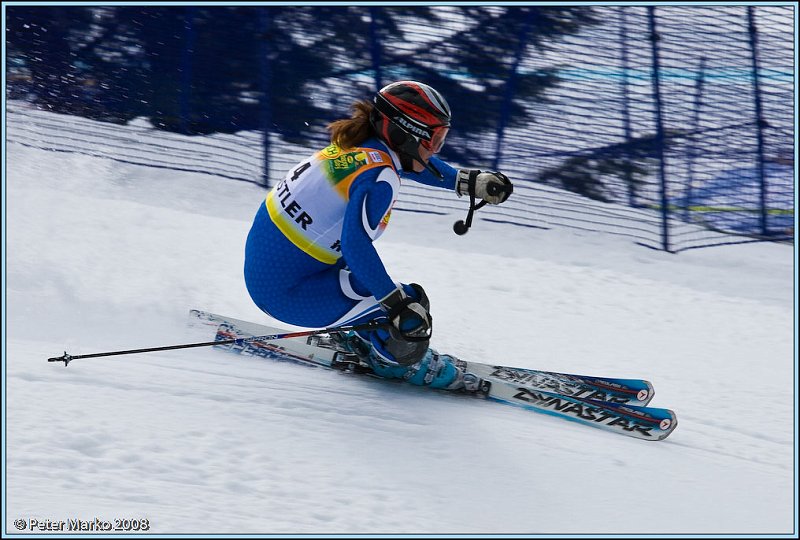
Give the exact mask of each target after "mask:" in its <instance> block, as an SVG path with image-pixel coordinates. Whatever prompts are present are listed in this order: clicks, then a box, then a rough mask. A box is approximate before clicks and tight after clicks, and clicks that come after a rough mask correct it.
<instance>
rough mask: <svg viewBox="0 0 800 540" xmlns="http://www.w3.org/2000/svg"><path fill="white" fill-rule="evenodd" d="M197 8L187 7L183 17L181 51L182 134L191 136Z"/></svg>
mask: <svg viewBox="0 0 800 540" xmlns="http://www.w3.org/2000/svg"><path fill="white" fill-rule="evenodd" d="M196 10H197V8H194V7H187V8H186V9H185V10H184V16H183V50H182V51H181V90H180V122H181V133H183V134H186V135H188V134H191V132H192V127H191V117H192V104H191V100H192V56H193V55H194V43H195V30H194V15H195V11H196Z"/></svg>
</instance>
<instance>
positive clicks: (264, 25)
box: [258, 7, 272, 187]
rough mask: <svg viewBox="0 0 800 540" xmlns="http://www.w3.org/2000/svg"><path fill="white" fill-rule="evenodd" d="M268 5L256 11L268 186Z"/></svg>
mask: <svg viewBox="0 0 800 540" xmlns="http://www.w3.org/2000/svg"><path fill="white" fill-rule="evenodd" d="M269 9H270V8H269V7H260V8H259V11H258V23H259V37H260V39H259V50H258V55H259V74H258V84H259V86H260V89H261V131H262V134H263V142H262V155H263V161H264V170H263V172H262V175H261V180H262V182H261V183H262V184H264V186H265V187H269V155H270V142H269V137H270V134H271V133H272V127H271V126H272V93H271V92H270V85H271V83H272V73H271V70H270V68H271V65H270V54H271V51H270V43H269V40H270V33H269V30H270V16H269V12H268V10H269Z"/></svg>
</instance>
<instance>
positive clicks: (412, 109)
mask: <svg viewBox="0 0 800 540" xmlns="http://www.w3.org/2000/svg"><path fill="white" fill-rule="evenodd" d="M374 103H375V108H374V109H373V112H372V117H371V121H372V126H373V127H374V128H375V131H377V133H378V136H379V137H380V138H381V139H383V141H384V142H386V143H387V144H388V145H389V146H390V147H391V148H392V149H393V150H395V151H396V152H398V153H399V154H401V157H402V154H405V155H407V156H408V157H411V158H413V159H415V160H417V161H419V162H420V163H423V164H424V165H426V166H427V167H428V168H430V169H431V170H432V171H433V172H435V173H436V174H437V175H439V176H441V174H440V173H439V171H437V170H436V169H435V168H432V167H430V166H428V164H426V163H425V161H424V160H423V159H422V158H421V157H420V154H419V147H420V146H423V147H425V148H426V149H427V150H430V151H431V152H432V153H434V154H435V153H437V152H439V151H440V150H441V149H442V146H443V145H444V140H445V138H446V137H447V133H448V131H449V130H450V106H449V105H448V104H447V101H445V99H444V97H442V95H441V94H440V93H439V92H437V91H436V90H434V89H433V88H431V87H430V86H428V85H427V84H424V83H421V82H417V81H398V82H394V83H391V84H388V85H386V86H384V87H383V88H381V90H380V91H379V92H378V93H377V94H376V95H375V99H374Z"/></svg>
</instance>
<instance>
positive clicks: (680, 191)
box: [7, 4, 796, 252]
mask: <svg viewBox="0 0 800 540" xmlns="http://www.w3.org/2000/svg"><path fill="white" fill-rule="evenodd" d="M81 9H89V8H81ZM158 9H162V10H163V9H165V8H138V9H137V10H136V11H126V12H124V14H125V17H123V16H122V14H123V12H122V11H120V12H116V11H114V9H113V8H101V9H99V14H100V15H102V16H104V17H112V16H116V17H118V20H117V24H118V26H117V27H116V29H115V32H116V33H115V34H114V35H115V36H117V37H118V36H119V35H121V34H124V33H125V32H123V30H122V29H124V28H125V26H124V23H125V21H137V22H138V23H141V22H143V21H147V20H151V21H156V22H157V23H158V24H156V23H153V24H149V25H147V24H138V26H137V25H132V26H131V28H134V27H135V28H138V27H143V28H145V27H146V28H147V32H151V33H153V32H156V33H159V32H160V34H159V35H166V34H165V32H166V31H167V30H168V28H169V27H168V26H165V25H168V24H177V25H178V26H177V27H176V28H180V29H181V31H180V32H177V33H176V32H171V33H169V36H170V39H172V40H173V41H172V49H175V50H172V62H173V64H172V67H173V68H174V69H173V70H172V71H170V70H167V69H165V68H164V66H163V65H162V66H161V67H160V69H158V70H156V69H154V67H153V65H154V64H153V61H152V60H151V62H150V64H148V63H147V58H148V54H147V50H148V49H147V47H148V45H147V39H146V36H145V37H141V40H142V44H140V45H139V48H140V49H142V50H144V51H145V52H142V53H141V57H142V58H141V61H142V64H141V66H139V68H137V70H136V73H137V74H138V79H140V80H138V79H137V81H134V82H129V83H126V84H131V85H134V86H130V87H126V88H128V90H127V92H128V94H132V93H134V89H135V90H136V91H137V92H139V93H138V94H136V95H137V96H139V97H142V95H144V94H142V92H144V90H142V88H145V89H149V90H152V89H153V88H158V89H159V91H160V93H159V94H158V95H159V96H162V94H163V93H164V92H165V90H164V88H167V87H166V86H165V83H164V81H160V80H159V81H157V78H158V77H159V74H160V73H162V74H163V73H164V72H170V73H171V74H172V77H173V78H172V79H171V81H172V83H171V86H169V88H172V89H173V90H174V91H175V96H174V100H173V103H172V108H171V109H170V108H169V107H170V106H169V105H164V103H163V99H162V103H161V105H160V106H159V107H160V108H159V110H158V111H150V112H148V111H146V110H145V111H144V112H141V113H139V114H141V115H142V116H147V117H149V118H150V119H151V121H152V122H153V124H154V125H156V126H158V127H160V128H164V129H154V128H152V127H149V126H144V125H141V124H140V123H134V124H131V125H127V126H119V125H114V124H112V123H106V124H98V123H96V122H90V123H86V124H84V123H82V122H80V121H77V120H75V121H69V122H68V121H66V120H64V117H62V116H57V115H52V114H44V113H42V112H40V111H38V110H37V109H36V108H32V107H30V106H28V105H23V104H22V103H17V104H15V103H14V102H11V105H10V106H9V115H8V135H7V137H8V140H9V141H11V142H17V143H20V144H26V145H30V146H35V147H39V148H49V149H52V150H58V151H69V152H81V153H87V154H91V155H99V156H104V157H108V158H110V159H115V160H119V161H125V162H131V163H140V164H144V165H149V166H156V167H164V168H167V169H177V170H189V171H196V172H203V173H207V174H213V175H217V176H221V177H225V178H230V179H233V180H244V181H250V182H256V183H262V184H264V185H265V186H269V185H270V184H272V183H274V182H275V181H276V180H277V179H279V178H281V177H282V176H283V174H284V173H285V171H286V170H288V168H289V167H291V165H292V164H294V163H295V162H296V161H297V160H299V159H301V158H302V157H304V156H305V155H306V154H308V153H310V152H312V151H314V150H315V149H316V148H319V147H320V145H324V144H326V142H327V139H326V132H325V130H324V126H325V124H326V123H327V122H328V121H330V120H333V119H335V118H340V117H343V116H346V115H347V114H348V106H349V104H350V103H351V102H352V101H353V100H355V99H359V98H367V97H369V96H371V95H372V94H373V93H374V92H375V90H376V89H377V88H380V87H381V86H382V85H383V84H386V83H388V82H390V81H392V80H398V79H405V78H411V79H418V80H423V81H425V82H428V83H429V84H431V85H433V86H434V87H436V88H437V89H439V90H440V91H441V92H442V93H443V94H444V95H445V97H446V98H448V100H449V101H450V105H451V107H452V109H453V114H454V120H453V128H452V129H451V134H450V136H449V137H448V141H447V145H446V147H445V149H444V151H443V154H442V157H443V158H444V159H446V160H447V161H448V162H450V163H451V164H453V165H454V166H471V167H477V168H484V169H487V168H488V169H495V170H501V171H503V172H505V173H506V174H508V175H509V177H511V178H512V179H513V180H514V182H515V192H514V195H513V196H512V198H511V199H509V201H508V202H507V203H506V204H504V205H502V206H499V207H489V208H486V209H484V210H482V211H481V212H480V213H479V214H478V216H477V217H478V218H480V219H489V220H494V221H500V222H505V223H511V224H515V225H520V226H528V227H537V228H553V227H572V228H579V229H586V230H596V231H601V232H608V233H613V234H620V235H625V236H627V237H630V238H631V239H632V240H633V241H635V242H638V243H640V244H642V245H645V246H649V247H653V248H656V249H665V250H668V251H672V252H676V251H681V250H685V249H689V248H694V247H703V246H709V245H716V244H723V243H735V242H743V241H753V240H791V239H793V238H794V182H795V161H794V157H795V149H794V140H795V131H794V130H795V126H794V114H795V111H794V103H795V74H794V44H795V33H794V32H795V19H796V14H795V8H794V6H793V5H767V4H764V5H753V6H746V5H737V6H719V5H713V6H695V5H686V6H668V5H665V6H650V7H647V6H592V7H591V8H590V7H573V8H545V7H541V8H539V7H503V6H489V7H481V6H474V7H456V6H439V7H430V8H421V7H417V8H415V7H411V6H394V7H379V6H364V7H362V8H361V9H358V8H353V7H341V8H337V7H334V6H327V7H325V8H322V7H320V8H316V7H314V8H311V7H305V8H289V7H284V8H272V7H248V8H243V7H242V8H216V9H217V11H214V9H215V8H208V9H201V8H172V10H171V11H170V12H169V14H170V17H171V19H170V20H171V21H172V23H169V22H165V21H166V20H167V19H166V18H165V16H164V15H163V13H162V12H157V11H156V10H158ZM223 9H224V11H222V10H223ZM345 15H348V16H354V15H357V17H355V18H351V19H344V18H342V19H337V18H340V17H344V16H345ZM24 16H25V15H24V14H22V13H21V14H20V17H24ZM126 17H127V18H126ZM237 17H238V18H237ZM348 21H349V22H348ZM212 22H213V24H212ZM233 23H237V25H236V26H235V28H234V27H232V26H233ZM334 23H335V24H334ZM344 23H347V24H348V25H349V30H350V33H352V34H353V35H355V36H357V45H358V46H357V47H351V48H350V49H345V50H342V49H336V48H332V49H325V47H326V46H327V45H326V43H328V41H331V40H334V39H335V37H336V32H340V31H342V28H341V27H342V25H343V24H344ZM159 25H161V26H159ZM292 25H295V26H292ZM297 25H299V26H297ZM29 26H30V25H29ZM287 28H288V29H292V28H294V29H295V30H297V32H293V33H291V36H292V37H291V39H293V40H294V42H293V43H294V45H295V48H294V49H292V48H291V47H289V45H287V43H288V41H286V42H285V41H282V40H285V39H289V38H287V37H285V36H284V37H282V34H280V32H279V30H278V29H284V30H285V29H287ZM142 31H144V30H142ZM299 31H302V32H301V33H299ZM226 32H227V33H226ZM126 35H127V36H128V38H127V41H126V43H127V44H128V47H129V48H132V49H133V50H135V49H136V47H131V43H132V42H134V43H135V40H136V39H138V38H136V37H135V36H133V37H132V35H131V34H130V31H128V34H126ZM254 36H255V37H254ZM265 36H266V37H265ZM298 36H300V37H298ZM223 38H224V40H223ZM108 40H109V42H108V43H106V44H105V47H106V49H107V50H112V49H113V46H112V45H113V43H112V42H111V41H112V40H111V38H108ZM218 40H219V41H218ZM254 40H255V41H254ZM298 40H299V41H298ZM162 41H163V40H162ZM10 43H11V44H12V49H13V33H12V36H11V38H10ZM298 43H299V45H298ZM95 49H97V50H102V47H100V46H99V45H97V44H95ZM298 51H299V52H298ZM323 51H328V52H329V54H328V55H327V57H326V58H325V60H326V61H325V62H323V59H322V56H323ZM331 51H332V52H331ZM300 53H302V54H305V55H306V56H302V54H300ZM293 55H295V56H293ZM298 55H299V56H298ZM164 56H165V55H164V54H162V55H160V56H159V58H161V61H163V58H164ZM136 58H137V57H136V55H135V54H134V55H133V59H131V58H129V59H128V62H129V63H130V62H133V60H135V59H136ZM246 59H247V62H250V63H249V64H248V63H247V62H246V61H245V60H246ZM290 59H291V61H290ZM237 63H241V64H243V65H244V64H246V65H247V66H249V68H250V71H253V72H254V73H250V75H251V78H252V79H253V80H252V81H250V82H249V83H247V84H245V83H244V82H242V81H244V80H245V79H243V78H241V77H243V76H241V75H240V74H238V72H236V73H234V72H232V71H231V69H230V66H231V65H237ZM323 65H324V69H323V67H320V66H323ZM142 66H144V67H142ZM223 67H224V69H223ZM240 67H241V66H240ZM130 70H131V71H134V70H133V69H132V68H130ZM20 72H24V69H22V70H20ZM300 72H303V73H304V74H305V78H303V79H298V77H299V74H300ZM176 73H177V74H178V75H176ZM143 74H144V75H143ZM84 75H85V74H84ZM223 76H226V77H229V78H231V79H233V80H237V81H238V82H239V83H240V84H239V86H238V87H237V88H239V90H237V92H238V94H236V99H235V100H233V101H232V100H231V99H230V97H231V94H230V93H228V94H225V93H219V94H213V95H212V94H208V93H207V94H203V92H210V90H209V88H211V87H213V86H214V84H219V83H218V82H214V83H213V84H212V82H211V81H212V78H213V77H216V78H220V77H223ZM237 77H239V79H237ZM19 79H20V80H21V81H23V83H24V82H25V81H26V80H27V81H28V82H30V79H29V78H28V79H26V78H25V77H20V78H19ZM82 80H84V82H85V80H86V78H85V77H84V79H82ZM118 82H119V81H118ZM119 84H120V86H122V85H123V83H122V82H119ZM248 85H249V86H248ZM10 86H11V83H9V87H10ZM23 87H24V84H21V85H18V86H17V87H16V91H15V93H14V96H15V97H19V98H21V99H22V100H25V101H27V102H33V103H37V101H41V99H40V97H39V96H38V95H37V89H36V87H35V85H34V87H33V88H28V89H27V91H24V88H23ZM83 87H85V84H84V85H83V86H81V88H83ZM20 88H23V90H20ZM93 89H94V90H95V91H94V92H93V93H92V94H91V99H89V100H87V98H86V96H85V95H84V94H82V93H81V92H80V91H77V92H76V91H73V92H72V95H74V96H79V98H80V99H84V106H85V107H88V108H89V109H91V111H93V112H91V113H88V114H87V116H95V117H97V116H98V114H97V111H98V110H101V109H102V110H104V111H105V114H111V113H109V112H108V111H109V110H111V109H114V110H117V111H118V110H122V109H125V108H126V104H127V102H126V101H125V100H123V99H122V98H120V97H119V93H116V94H113V95H112V94H109V93H103V92H98V91H96V87H95V86H93ZM73 90H74V89H73ZM9 91H10V89H9ZM155 95H156V94H153V96H155ZM81 96H82V97H81ZM221 96H222V97H221ZM162 97H163V96H162ZM223 97H224V98H225V99H223ZM301 97H303V98H304V100H301V99H300V98H301ZM65 99H67V98H65V97H63V96H62V97H60V98H59V100H60V101H59V103H60V102H62V101H63V100H65ZM76 99H78V98H76ZM148 99H153V100H156V97H151V98H148ZM140 101H143V100H142V99H140ZM144 101H147V100H146V99H144ZM111 104H113V107H112V105H111ZM48 108H49V109H51V110H58V109H59V108H58V107H57V106H56V107H53V106H52V104H51V105H50V106H49V107H48ZM126 110H127V109H126ZM117 121H118V120H117ZM224 122H229V123H231V124H232V125H230V126H224V127H220V126H221V125H222V124H223V123H224ZM98 126H102V127H98ZM200 134H202V135H204V136H203V137H197V135H200ZM398 209H400V210H413V211H427V212H439V213H452V212H454V211H458V212H459V213H461V212H463V209H464V201H459V200H457V199H454V198H453V197H452V196H450V195H448V194H444V193H441V192H440V191H438V190H434V189H430V188H427V187H425V186H418V185H413V184H406V185H404V188H403V191H402V194H401V199H400V201H399V202H398Z"/></svg>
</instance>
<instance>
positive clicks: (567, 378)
mask: <svg viewBox="0 0 800 540" xmlns="http://www.w3.org/2000/svg"><path fill="white" fill-rule="evenodd" d="M190 315H191V317H192V318H193V320H196V321H199V322H200V323H203V324H208V325H214V326H217V325H219V324H223V323H228V324H232V325H234V326H235V327H236V328H239V329H240V330H242V331H244V332H246V333H247V334H250V335H253V336H259V335H266V334H270V333H277V332H282V330H280V329H277V328H272V327H269V326H264V325H260V324H256V323H252V322H248V321H242V320H240V319H234V318H231V317H224V316H222V315H217V314H214V313H209V312H206V311H200V310H191V311H190ZM220 339H222V338H220ZM228 339H234V338H232V337H231V338H228ZM310 343H313V344H314V346H317V347H321V348H323V349H324V348H329V349H330V348H333V349H335V348H336V347H335V345H333V344H328V343H325V341H324V340H321V338H319V337H317V336H314V337H311V338H292V339H288V340H281V341H279V342H278V341H276V342H271V343H259V344H254V345H253V346H252V347H249V348H246V352H245V354H258V355H268V354H269V351H278V350H279V351H282V352H280V353H276V354H275V355H274V356H280V355H283V356H291V355H292V353H293V352H296V353H297V355H298V356H300V357H303V356H305V355H309V354H315V358H316V359H318V360H319V359H320V357H322V358H324V359H327V361H328V362H331V361H333V359H334V357H335V352H328V353H325V352H323V351H316V350H315V349H314V348H313V346H311V345H309V344H310ZM320 355H321V356H320ZM458 362H459V364H460V365H461V367H462V368H463V369H464V371H467V372H471V373H474V374H475V375H477V376H479V377H481V378H483V379H492V380H500V381H505V382H508V383H511V384H515V385H519V386H525V387H531V388H535V389H537V390H541V391H546V392H552V393H556V394H564V395H569V396H572V397H575V398H581V399H592V400H595V401H609V402H614V403H625V404H628V405H635V406H640V407H644V406H647V405H648V404H649V403H650V401H651V400H652V399H653V396H654V395H655V390H654V388H653V385H652V384H651V383H650V382H649V381H646V380H644V379H614V378H606V377H590V376H586V375H575V374H570V373H558V372H552V371H541V370H535V369H528V368H515V367H509V366H501V365H496V364H488V363H482V362H472V361H464V360H460V359H459V360H458ZM304 363H309V362H304ZM311 363H314V362H311ZM323 365H324V362H323Z"/></svg>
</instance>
